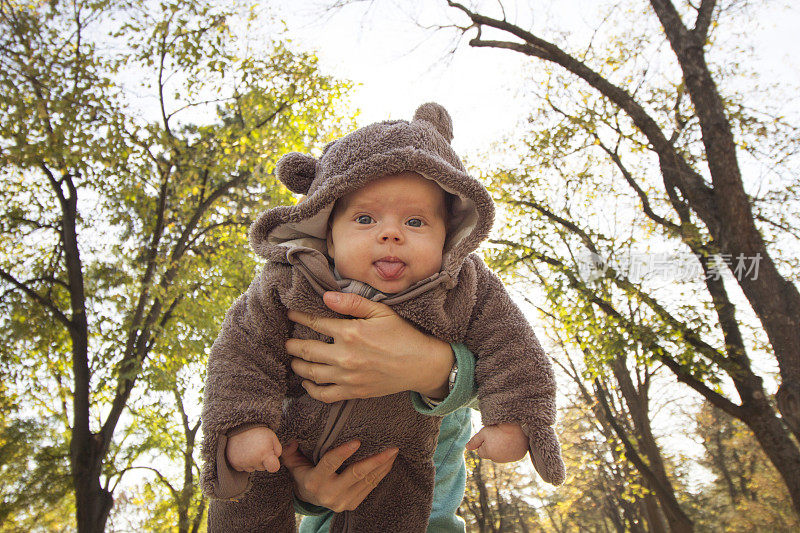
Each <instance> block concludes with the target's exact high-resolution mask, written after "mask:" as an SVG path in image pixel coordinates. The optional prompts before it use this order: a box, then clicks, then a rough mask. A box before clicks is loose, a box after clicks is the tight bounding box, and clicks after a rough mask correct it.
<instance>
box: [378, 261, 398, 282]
mask: <svg viewBox="0 0 800 533" xmlns="http://www.w3.org/2000/svg"><path fill="white" fill-rule="evenodd" d="M374 265H375V268H377V269H378V272H380V274H381V276H383V277H384V278H396V277H397V276H399V275H400V271H401V270H403V267H404V266H405V264H404V263H402V262H401V261H375V263H374Z"/></svg>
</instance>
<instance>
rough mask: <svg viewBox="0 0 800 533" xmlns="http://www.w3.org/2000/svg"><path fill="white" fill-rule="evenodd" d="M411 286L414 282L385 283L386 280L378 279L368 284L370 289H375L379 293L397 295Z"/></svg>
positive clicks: (390, 281) (397, 281)
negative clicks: (370, 286)
mask: <svg viewBox="0 0 800 533" xmlns="http://www.w3.org/2000/svg"><path fill="white" fill-rule="evenodd" d="M413 284H414V282H413V281H411V280H389V281H387V280H383V279H380V278H378V279H376V280H373V282H372V283H370V285H372V287H374V288H375V289H377V290H379V291H381V292H382V293H384V294H397V293H398V292H403V291H404V290H406V289H407V288H409V287H410V286H411V285H413Z"/></svg>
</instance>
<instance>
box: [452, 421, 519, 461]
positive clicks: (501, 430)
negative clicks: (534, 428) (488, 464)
mask: <svg viewBox="0 0 800 533" xmlns="http://www.w3.org/2000/svg"><path fill="white" fill-rule="evenodd" d="M467 449H468V450H477V451H478V456H480V457H482V458H483V459H489V460H490V461H494V462H495V463H511V462H513V461H519V460H520V459H522V458H523V457H525V454H526V453H528V437H527V436H526V435H525V433H523V432H522V428H521V427H520V425H519V424H495V425H493V426H486V427H484V428H483V429H481V430H480V431H479V432H477V433H476V434H475V435H474V436H473V437H472V438H471V439H470V440H469V442H468V443H467Z"/></svg>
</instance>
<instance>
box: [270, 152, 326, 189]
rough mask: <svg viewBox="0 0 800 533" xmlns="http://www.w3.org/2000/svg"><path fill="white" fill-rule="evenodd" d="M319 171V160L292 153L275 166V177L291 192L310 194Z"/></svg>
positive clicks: (306, 155)
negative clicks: (309, 190) (310, 188)
mask: <svg viewBox="0 0 800 533" xmlns="http://www.w3.org/2000/svg"><path fill="white" fill-rule="evenodd" d="M316 171H317V160H316V159H314V158H313V157H312V156H310V155H308V154H301V153H299V152H290V153H288V154H286V155H285V156H283V157H281V158H280V160H279V161H278V164H277V165H275V175H276V176H277V177H278V179H279V180H281V182H282V183H283V184H284V185H286V186H287V187H288V188H289V190H290V191H292V192H296V193H298V194H306V193H308V188H309V187H311V182H312V181H314V176H315V175H316Z"/></svg>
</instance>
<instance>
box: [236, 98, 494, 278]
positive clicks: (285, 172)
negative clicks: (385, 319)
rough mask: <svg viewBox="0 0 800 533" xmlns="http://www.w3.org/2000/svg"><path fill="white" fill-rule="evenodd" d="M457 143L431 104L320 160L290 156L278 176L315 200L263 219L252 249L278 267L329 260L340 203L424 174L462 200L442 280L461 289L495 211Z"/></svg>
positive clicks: (341, 144) (334, 145)
mask: <svg viewBox="0 0 800 533" xmlns="http://www.w3.org/2000/svg"><path fill="white" fill-rule="evenodd" d="M452 139H453V124H452V120H451V118H450V115H449V113H448V112H447V111H446V110H445V109H444V107H442V106H441V105H439V104H436V103H427V104H423V105H421V106H420V107H419V108H418V109H417V111H416V112H415V113H414V118H413V119H412V120H411V121H410V122H409V121H405V120H392V121H385V122H377V123H375V124H370V125H369V126H365V127H363V128H360V129H358V130H356V131H354V132H352V133H349V134H348V135H345V136H344V137H342V138H341V139H337V140H336V141H333V142H331V143H329V144H328V145H327V146H325V149H324V150H323V152H322V157H320V159H319V160H317V159H315V158H314V157H313V156H311V155H308V154H301V153H297V152H292V153H289V154H286V155H284V156H283V157H282V158H281V159H280V160H279V161H278V164H277V165H276V167H275V174H276V176H277V177H278V179H280V180H281V182H283V183H284V184H285V185H286V186H287V187H288V188H289V189H290V190H291V191H293V192H295V193H298V194H305V195H307V197H306V199H305V201H303V202H300V203H298V204H297V205H292V206H281V207H276V208H273V209H270V210H269V211H266V212H265V213H263V214H262V215H261V216H260V217H259V218H258V220H257V221H256V222H255V223H254V224H253V225H252V227H251V228H250V245H251V246H252V248H253V250H255V252H256V253H257V254H259V255H260V256H262V257H265V258H267V259H270V260H273V261H287V259H286V254H287V252H288V251H289V250H291V249H292V248H296V247H298V246H300V247H303V248H311V249H314V250H317V251H319V252H321V253H322V254H324V255H325V256H326V257H327V255H328V254H327V245H326V242H325V237H326V231H327V222H328V218H329V217H330V213H331V210H332V209H333V204H334V203H335V202H336V200H337V199H339V198H341V197H342V196H344V195H346V194H348V193H350V192H353V191H355V190H357V189H360V188H361V187H363V186H364V185H366V184H367V183H369V182H370V181H372V180H374V179H377V178H380V177H383V176H388V175H392V174H398V173H402V172H406V171H410V172H416V173H417V174H420V175H421V176H423V177H425V178H427V179H430V180H433V181H435V182H436V183H437V184H439V186H440V187H442V189H444V190H445V191H447V192H448V193H450V194H452V195H453V197H454V198H453V204H452V209H451V212H450V220H449V224H448V227H449V230H448V235H447V240H446V242H445V247H444V255H443V259H442V272H441V273H442V274H443V275H444V276H445V277H446V278H447V280H448V281H447V282H446V285H450V284H451V283H455V280H456V279H457V278H458V273H459V270H460V269H461V265H462V264H463V262H464V259H465V258H466V257H467V255H469V254H470V253H471V252H473V251H475V249H476V248H477V247H478V245H479V244H480V243H481V241H483V240H484V239H485V238H486V237H487V235H488V234H489V231H490V230H491V227H492V222H493V220H494V204H493V202H492V199H491V197H490V196H489V193H488V192H487V191H486V188H485V187H484V186H483V185H482V184H481V183H480V182H479V181H478V180H476V179H475V178H473V177H471V176H470V175H469V174H467V172H466V170H465V168H464V165H463V164H462V162H461V160H460V159H459V157H458V155H456V153H455V152H454V151H453V149H452V147H451V146H450V141H451V140H452ZM451 287H452V285H451V286H450V287H448V288H451Z"/></svg>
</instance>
